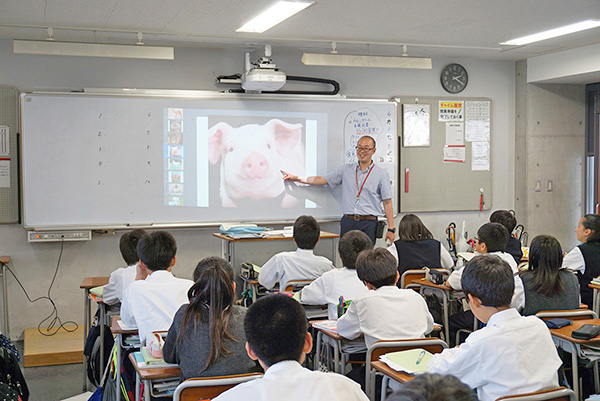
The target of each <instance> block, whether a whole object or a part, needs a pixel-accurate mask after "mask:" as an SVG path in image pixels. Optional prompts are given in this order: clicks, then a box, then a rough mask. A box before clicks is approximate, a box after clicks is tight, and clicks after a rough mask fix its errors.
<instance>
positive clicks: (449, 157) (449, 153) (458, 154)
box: [444, 145, 466, 163]
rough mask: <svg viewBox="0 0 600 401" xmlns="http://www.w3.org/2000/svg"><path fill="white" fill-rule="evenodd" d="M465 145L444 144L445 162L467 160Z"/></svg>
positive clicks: (462, 161)
mask: <svg viewBox="0 0 600 401" xmlns="http://www.w3.org/2000/svg"><path fill="white" fill-rule="evenodd" d="M465 149H466V148H465V146H464V145H462V146H461V145H446V146H444V163H464V162H465V154H466V151H465Z"/></svg>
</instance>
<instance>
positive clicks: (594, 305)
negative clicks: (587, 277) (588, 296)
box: [592, 288, 599, 315]
mask: <svg viewBox="0 0 600 401" xmlns="http://www.w3.org/2000/svg"><path fill="white" fill-rule="evenodd" d="M598 295H599V291H598V290H597V289H596V288H594V297H593V298H592V310H593V311H594V312H595V313H596V315H597V314H598V312H599V311H598V309H599V308H598Z"/></svg>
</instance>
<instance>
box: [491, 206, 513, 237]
mask: <svg viewBox="0 0 600 401" xmlns="http://www.w3.org/2000/svg"><path fill="white" fill-rule="evenodd" d="M490 223H500V224H502V225H503V226H504V228H506V231H508V234H509V235H510V233H512V232H513V230H514V229H515V227H516V226H517V218H516V217H515V215H514V214H512V213H511V212H510V211H508V210H496V211H495V212H494V213H492V215H491V216H490Z"/></svg>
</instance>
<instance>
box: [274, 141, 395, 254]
mask: <svg viewBox="0 0 600 401" xmlns="http://www.w3.org/2000/svg"><path fill="white" fill-rule="evenodd" d="M375 146H376V144H375V139H373V138H372V137H370V136H368V135H366V136H363V137H362V138H360V139H359V141H358V145H357V146H356V156H357V158H358V164H354V163H348V164H345V165H343V166H340V167H338V168H337V169H335V170H333V171H331V172H330V173H328V174H327V175H325V176H324V177H323V176H311V177H303V176H300V177H298V176H295V175H292V174H289V173H287V172H285V171H282V173H284V177H283V179H284V180H285V181H294V182H300V183H303V184H310V185H329V186H331V187H332V188H333V187H336V186H338V185H340V184H342V211H343V213H344V216H343V217H342V220H341V221H340V238H341V237H343V236H344V234H345V233H346V232H348V231H350V230H360V231H362V232H364V233H365V234H367V235H368V236H369V238H371V241H373V244H374V243H375V231H376V228H377V216H380V215H381V214H382V213H381V203H382V202H383V210H384V213H385V217H386V219H387V223H388V230H387V235H386V240H389V241H390V243H393V242H394V240H395V238H396V235H395V233H396V229H395V228H394V208H393V204H392V187H391V185H390V177H389V175H388V173H387V171H385V170H384V169H382V168H381V167H378V166H376V165H375V163H373V155H374V154H375V151H376V150H377V149H376V147H375Z"/></svg>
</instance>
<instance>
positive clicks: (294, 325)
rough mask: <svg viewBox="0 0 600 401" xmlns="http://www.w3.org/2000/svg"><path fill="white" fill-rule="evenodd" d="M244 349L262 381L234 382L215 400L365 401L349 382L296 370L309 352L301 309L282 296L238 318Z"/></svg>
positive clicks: (262, 300) (336, 376) (271, 297)
mask: <svg viewBox="0 0 600 401" xmlns="http://www.w3.org/2000/svg"><path fill="white" fill-rule="evenodd" d="M244 332H245V334H246V341H247V342H246V351H247V352H248V355H249V356H250V358H252V359H254V360H258V362H259V363H260V365H261V366H262V367H263V368H264V369H265V374H264V376H263V377H262V378H259V379H255V380H252V381H249V382H246V383H242V384H238V385H237V386H235V387H233V388H232V389H230V390H228V391H226V392H224V393H222V394H221V395H219V396H218V397H217V398H215V399H214V400H215V401H229V400H232V401H238V400H244V401H255V400H256V401H271V400H273V401H274V400H277V401H279V400H286V401H307V400H328V401H338V400H339V401H354V400H357V401H367V400H368V398H367V396H366V395H365V394H364V393H363V392H362V391H361V389H360V387H359V386H358V385H357V384H356V383H354V382H353V381H352V380H350V379H348V378H347V377H344V376H342V375H339V374H336V373H325V372H319V371H310V370H308V369H306V368H304V367H302V366H301V364H302V363H303V362H304V359H305V356H306V354H307V353H308V352H310V350H311V349H312V337H311V335H310V333H308V323H307V320H306V314H305V312H304V308H303V307H302V305H300V304H299V303H298V302H296V301H295V300H293V299H292V298H291V297H288V296H286V295H269V296H266V297H263V298H260V299H259V300H258V301H256V302H254V303H253V304H252V305H251V306H250V308H249V309H248V312H247V313H246V318H245V319H244Z"/></svg>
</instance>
